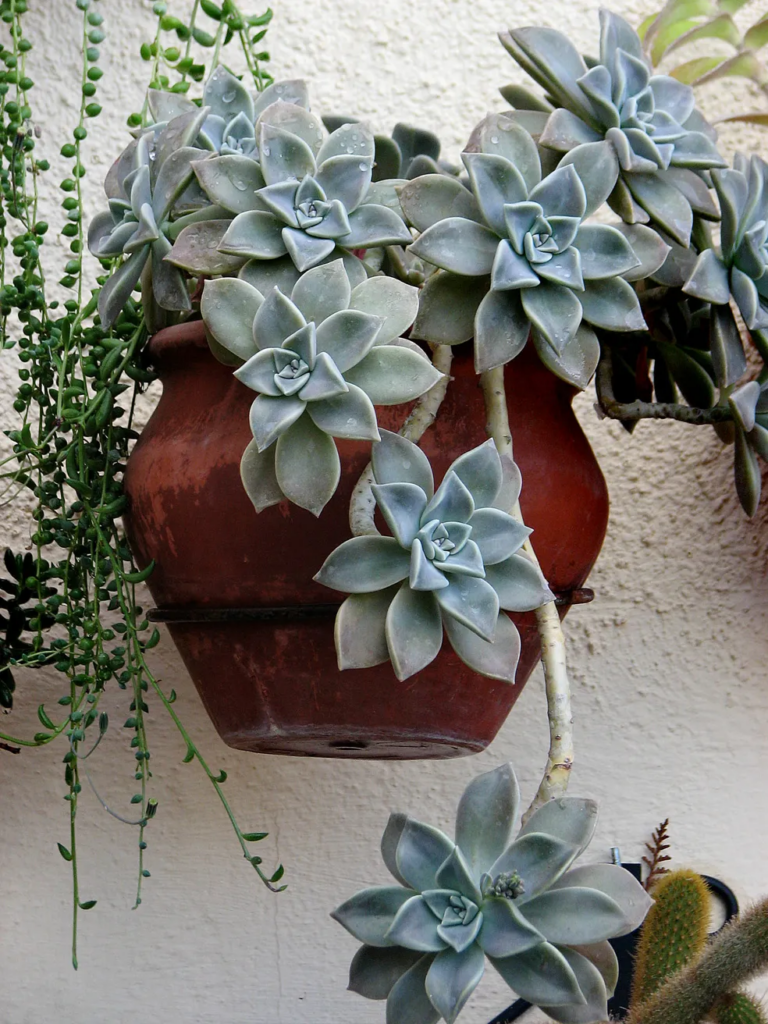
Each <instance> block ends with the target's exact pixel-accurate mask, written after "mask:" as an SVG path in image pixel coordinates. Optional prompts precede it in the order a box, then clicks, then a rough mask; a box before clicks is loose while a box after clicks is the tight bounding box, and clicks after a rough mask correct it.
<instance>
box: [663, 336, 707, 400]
mask: <svg viewBox="0 0 768 1024" xmlns="http://www.w3.org/2000/svg"><path fill="white" fill-rule="evenodd" d="M655 345H656V348H657V350H658V352H659V354H660V356H661V358H662V359H663V360H664V362H665V363H666V364H667V368H668V369H669V372H670V373H671V374H672V377H673V378H674V381H675V384H677V386H678V387H679V388H680V390H681V391H682V393H683V397H684V398H685V400H686V402H688V403H689V404H690V405H693V406H697V407H699V408H701V409H711V408H712V406H713V405H714V404H715V398H716V394H715V386H714V383H713V382H712V378H711V377H710V376H709V374H708V373H707V371H706V370H705V369H704V367H703V366H701V364H700V363H698V362H697V361H696V360H695V359H694V358H693V357H692V356H690V355H689V354H688V353H687V352H686V351H685V350H684V349H683V348H681V347H680V346H679V345H671V344H669V343H668V342H665V341H661V340H660V339H658V338H657V339H656V340H655Z"/></svg>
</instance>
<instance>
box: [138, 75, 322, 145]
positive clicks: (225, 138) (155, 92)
mask: <svg viewBox="0 0 768 1024" xmlns="http://www.w3.org/2000/svg"><path fill="white" fill-rule="evenodd" d="M273 103H290V104H294V105H296V106H299V107H302V108H304V109H306V110H309V94H308V91H307V86H306V83H305V82H303V81H302V80H301V79H295V80H290V81H283V82H273V83H272V84H271V85H268V86H267V88H266V89H264V90H263V91H262V92H260V93H258V94H257V96H256V97H255V98H254V97H253V95H252V94H251V93H250V91H249V90H248V89H247V88H246V87H245V85H243V83H242V82H241V81H240V79H239V78H237V77H236V76H235V75H233V74H232V72H231V71H228V70H227V69H226V68H225V67H223V66H222V65H221V64H219V65H218V66H217V67H216V68H214V70H213V71H212V73H211V74H210V75H209V77H208V79H207V80H206V83H205V86H204V87H203V103H202V105H203V107H205V108H206V111H207V113H206V117H205V119H204V121H203V122H202V124H201V126H200V132H199V134H198V136H197V139H196V145H198V146H200V147H201V148H202V149H205V150H208V151H210V152H213V153H220V154H223V155H242V156H249V157H252V158H253V159H255V160H258V156H259V153H258V147H257V145H256V131H255V125H256V122H257V120H258V118H259V117H260V115H261V114H262V113H263V112H264V111H265V110H266V109H267V107H269V106H271V105H272V104H273ZM147 104H148V107H149V112H150V114H151V116H152V117H153V119H154V120H155V122H157V123H163V122H166V121H169V120H170V119H171V118H173V117H178V116H179V114H184V113H189V112H190V111H197V110H198V109H199V107H198V106H197V104H195V103H193V102H192V101H191V100H188V99H187V98H186V97H185V96H182V95H180V94H178V93H171V92H163V91H161V90H159V89H150V90H149V92H148V93H147Z"/></svg>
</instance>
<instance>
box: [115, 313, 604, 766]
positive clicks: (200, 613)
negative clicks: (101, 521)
mask: <svg viewBox="0 0 768 1024" xmlns="http://www.w3.org/2000/svg"><path fill="white" fill-rule="evenodd" d="M150 351H151V354H152V357H153V360H154V363H155V365H156V366H157V369H158V372H159V375H160V379H161V381H162V383H163V395H162V398H161V400H160V402H159V404H158V406H157V408H156V409H155V411H154V413H153V415H152V417H151V419H150V421H149V423H148V424H147V426H146V428H145V429H144V431H143V432H142V434H141V438H140V439H139V441H138V443H137V444H136V448H135V450H134V452H133V454H132V456H131V458H130V461H129V464H128V470H127V473H126V480H125V484H126V490H127V492H128V495H129V497H130V500H131V504H130V514H129V515H127V516H126V517H125V525H126V530H127V532H128V537H129V540H130V543H131V546H132V549H133V551H134V553H135V555H136V558H137V561H138V563H139V565H145V564H147V563H148V562H149V560H150V559H154V560H155V562H156V568H155V570H154V572H153V573H152V575H151V576H150V578H149V588H150V591H151V592H152V596H153V597H154V599H155V601H156V602H157V605H158V606H159V609H161V610H162V611H161V614H160V615H159V616H158V617H159V618H161V619H162V618H163V617H165V619H166V621H169V620H173V619H174V618H175V620H176V621H170V625H169V629H170V632H171V636H172V637H173V640H174V642H175V643H176V646H177V647H178V649H179V652H180V653H181V656H182V658H183V659H184V663H185V665H186V666H187V669H188V670H189V673H190V675H191V676H192V678H193V680H194V682H195V685H196V686H197V689H198V691H199V693H200V696H201V698H202V700H203V703H204V704H205V707H206V709H207V711H208V713H209V714H210V716H211V718H212V719H213V722H214V725H215V726H216V728H217V730H218V731H219V734H220V735H221V737H222V738H223V739H224V741H225V742H226V743H228V744H229V745H230V746H233V747H239V748H241V749H245V750H258V751H263V752H272V753H281V754H309V755H321V756H326V757H328V756H335V757H339V756H343V757H376V758H413V757H419V758H434V757H454V756H458V755H461V754H470V753H474V752H476V751H479V750H482V749H483V748H484V747H486V746H487V745H488V743H490V741H491V740H492V739H493V738H494V736H495V735H496V733H497V732H498V730H499V728H500V726H501V724H502V722H503V721H504V719H505V718H506V717H507V714H508V713H509V711H510V708H511V707H512V705H513V704H514V703H515V701H516V700H517V698H518V696H519V695H520V692H521V690H522V688H523V685H524V684H525V682H526V680H527V679H528V677H529V675H530V673H531V670H532V669H533V667H534V665H535V664H536V662H537V660H538V658H539V648H538V638H537V635H536V629H535V623H534V620H533V616H532V615H522V616H517V617H515V621H516V622H517V624H518V628H519V629H520V632H521V636H522V645H523V646H522V657H521V661H520V667H519V668H518V674H517V683H516V685H514V686H510V685H508V684H506V683H501V682H498V681H496V680H493V679H486V678H484V677H482V676H479V675H477V674H475V673H473V672H472V671H470V670H469V669H468V668H466V666H464V665H463V663H462V662H461V661H460V660H459V659H458V657H457V656H456V655H455V654H454V653H453V651H452V650H451V648H450V647H449V646H448V644H447V643H446V645H445V646H444V648H443V650H442V651H441V653H440V655H439V656H438V658H437V659H436V660H435V661H434V662H433V663H432V664H431V665H430V666H429V667H428V668H427V669H425V670H424V671H423V672H420V673H419V674H418V675H416V676H414V677H413V678H411V679H408V680H407V681H406V682H404V683H401V682H398V680H397V679H396V677H395V675H394V673H393V671H392V669H391V667H390V666H389V665H388V664H387V665H382V666H380V667H378V668H372V669H364V670H359V671H349V670H348V671H345V672H339V671H338V669H337V666H336V655H335V650H334V642H333V613H334V610H335V606H336V605H337V604H338V603H339V602H340V601H341V600H342V599H343V595H338V594H336V593H334V592H332V591H329V590H327V589H326V588H325V587H322V586H320V585H319V584H317V583H314V582H313V581H312V576H313V575H314V573H315V572H316V571H317V570H318V569H319V567H320V566H321V565H322V563H323V560H324V559H325V557H326V556H327V555H328V554H329V553H330V551H332V550H333V548H335V547H336V546H337V545H338V544H340V543H341V542H342V541H343V540H346V539H347V538H348V537H349V535H350V534H349V525H348V514H347V510H348V502H349V498H350V494H351V491H352V488H353V486H354V484H355V482H356V481H357V479H358V477H359V475H360V473H361V472H362V470H363V469H364V467H365V465H366V463H367V462H368V458H369V446H368V445H367V444H364V443H357V442H339V449H340V454H341V462H342V477H341V482H340V484H339V489H338V491H337V493H336V495H335V496H334V498H333V499H332V500H331V502H330V503H329V504H328V505H327V506H326V508H325V510H324V511H323V514H322V515H321V516H320V518H319V519H316V518H315V517H314V516H312V515H311V514H310V513H309V512H305V511H303V510H302V509H299V508H296V507H295V506H293V505H289V504H288V503H283V504H281V505H278V506H275V507H273V508H270V509H267V510H266V511H264V512H262V513H261V514H259V515H257V514H256V512H255V511H254V509H253V507H252V505H251V503H250V501H249V500H248V498H247V496H246V495H245V493H244V491H243V488H242V485H241V482H240V476H239V463H240V457H241V455H242V452H243V450H244V448H245V446H246V444H247V443H248V441H249V440H250V432H249V426H248V409H249V406H250V404H251V402H252V401H253V397H254V395H253V392H251V391H249V390H248V388H246V387H245V386H244V385H242V384H240V382H239V381H237V380H236V379H235V378H234V377H233V376H232V372H231V370H230V369H227V367H225V366H222V365H220V364H219V363H218V362H216V361H215V360H214V359H213V357H212V356H211V355H210V353H209V351H208V347H207V345H206V342H205V337H204V332H203V326H202V324H201V323H199V322H197V323H191V324H187V325H181V326H178V327H171V328H169V329H167V330H164V331H161V332H160V333H159V334H158V335H156V336H155V338H154V339H153V340H152V342H151V346H150ZM453 375H454V378H455V379H454V380H453V381H452V383H451V385H450V387H449V389H448V394H447V397H446V399H445V402H444V403H443V406H442V408H441V410H440V415H439V418H438V421H437V423H436V424H435V425H434V426H433V427H432V428H430V430H428V431H427V433H426V434H425V436H424V439H423V442H422V444H423V447H424V450H425V451H426V453H427V455H428V456H429V457H430V459H431V461H432V465H433V467H434V470H435V477H436V479H437V480H440V479H441V478H442V475H443V473H444V472H445V470H446V469H447V467H448V465H449V464H450V463H451V462H452V461H453V459H455V458H456V457H457V456H458V455H460V454H461V453H462V452H464V451H467V450H468V449H470V448H472V447H474V446H475V445H478V444H480V443H481V442H482V441H484V440H485V439H486V436H485V432H484V424H485V412H484V408H483V400H482V394H481V392H480V389H479V387H478V384H477V378H476V377H475V374H474V371H473V367H472V354H471V350H470V347H469V346H464V347H463V349H462V350H460V351H457V353H456V357H455V359H454V367H453ZM506 381H507V389H508V396H509V403H510V418H511V423H512V429H513V434H514V443H515V457H516V460H517V462H518V464H519V465H520V468H521V470H522V473H523V494H522V508H523V513H524V515H525V520H526V522H527V523H528V524H529V525H530V526H531V527H533V528H534V530H535V533H534V541H535V543H536V550H537V553H538V556H539V558H540V560H541V563H542V567H543V569H544V572H545V574H546V575H547V578H548V579H549V581H550V584H551V586H552V587H553V589H554V590H555V591H556V592H558V591H560V592H568V591H571V590H573V589H574V588H578V587H581V586H582V584H583V583H584V581H585V579H586V577H587V574H588V573H589V570H590V569H591V568H592V565H593V563H594V561H595V558H596V557H597V554H598V552H599V550H600V546H601V544H602V541H603V536H604V533H605V528H606V524H607V518H608V496H607V492H606V487H605V481H604V480H603V476H602V474H601V472H600V469H599V467H598V465H597V462H596V461H595V457H594V455H593V453H592V450H591V449H590V447H589V444H588V443H587V440H586V438H585V437H584V434H583V433H582V432H581V429H580V428H579V425H578V423H577V421H576V418H575V417H574V415H573V411H572V409H571V400H572V398H573V394H574V392H573V389H572V388H570V387H568V386H567V385H566V384H563V383H561V382H560V381H558V380H557V379H556V378H555V377H553V376H552V374H551V373H549V372H548V371H547V370H546V369H545V368H544V367H543V366H542V365H541V363H540V362H539V360H538V358H537V357H536V355H535V353H534V352H533V351H532V350H530V351H526V352H524V353H523V354H522V356H520V357H519V358H518V359H516V360H515V361H514V363H512V364H511V365H510V366H509V367H508V369H507V374H506ZM407 411H408V409H407V407H398V408H387V409H380V410H378V412H379V416H380V423H381V425H382V426H384V427H387V428H389V429H393V430H396V429H398V428H399V426H400V425H401V424H402V421H403V419H404V418H405V415H406V414H407ZM222 609H227V610H229V611H225V612H222V611H221V610H222ZM238 609H239V610H240V612H239V618H238V615H237V613H235V614H234V615H233V613H232V611H231V610H238ZM248 609H250V610H251V611H247V610H248ZM254 609H256V610H257V611H256V613H255V617H254V612H253V610H254ZM268 609H278V610H277V611H274V612H269V611H268ZM258 610H262V611H258ZM166 613H167V614H166Z"/></svg>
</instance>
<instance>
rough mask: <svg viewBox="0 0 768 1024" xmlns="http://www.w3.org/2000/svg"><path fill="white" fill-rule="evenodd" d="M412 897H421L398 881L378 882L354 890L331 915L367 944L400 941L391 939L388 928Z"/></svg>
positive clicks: (380, 944)
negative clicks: (388, 883)
mask: <svg viewBox="0 0 768 1024" xmlns="http://www.w3.org/2000/svg"><path fill="white" fill-rule="evenodd" d="M414 898H415V899H420V897H418V896H415V893H414V892H413V890H412V889H404V888H403V887H402V886H400V885H378V886H374V887H372V888H370V889H362V890H361V891H360V892H358V893H355V895H354V896H352V897H351V898H350V899H348V900H346V901H345V902H344V903H342V904H341V906H340V907H337V908H336V910H334V911H333V912H332V914H331V917H332V918H333V919H334V921H338V923H339V924H340V925H341V926H342V927H343V928H346V930H347V931H348V932H349V933H350V935H354V937H355V938H356V939H359V940H360V942H364V943H366V945H368V946H378V947H381V946H391V945H402V943H393V942H392V940H391V939H389V938H388V937H387V932H388V931H389V929H390V928H391V926H392V923H393V921H395V919H396V917H397V914H398V912H399V911H400V910H401V909H402V908H403V906H404V905H405V904H406V903H407V902H408V901H409V900H412V899H414ZM435 923H437V922H435Z"/></svg>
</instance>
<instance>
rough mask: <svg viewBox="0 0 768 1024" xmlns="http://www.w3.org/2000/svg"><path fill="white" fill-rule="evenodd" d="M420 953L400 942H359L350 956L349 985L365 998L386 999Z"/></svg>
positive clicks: (416, 961)
mask: <svg viewBox="0 0 768 1024" xmlns="http://www.w3.org/2000/svg"><path fill="white" fill-rule="evenodd" d="M421 957H422V954H421V953H416V952H414V951H413V950H410V949H403V948H402V947H400V946H389V947H385V948H380V947H376V946H361V947H360V949H358V951H357V952H356V953H355V955H354V957H353V958H352V963H351V965H350V968H349V985H348V989H349V991H350V992H356V993H357V994H358V995H359V996H363V997H364V998H366V999H386V998H387V996H388V995H389V993H390V992H391V991H392V988H393V987H394V985H395V983H396V982H397V981H399V979H400V978H401V977H402V976H403V975H404V974H405V973H406V971H408V970H410V968H411V967H413V965H414V964H416V963H418V961H419V960H420V959H421Z"/></svg>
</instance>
